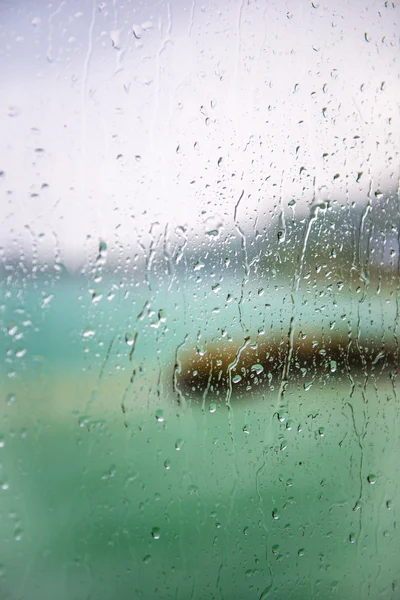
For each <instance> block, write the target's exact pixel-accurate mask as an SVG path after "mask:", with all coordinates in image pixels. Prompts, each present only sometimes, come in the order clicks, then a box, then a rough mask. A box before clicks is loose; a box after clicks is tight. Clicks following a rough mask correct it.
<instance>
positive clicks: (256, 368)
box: [251, 363, 264, 375]
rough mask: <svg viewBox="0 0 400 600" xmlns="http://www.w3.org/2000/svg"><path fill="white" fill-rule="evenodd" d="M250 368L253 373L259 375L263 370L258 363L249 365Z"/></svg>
mask: <svg viewBox="0 0 400 600" xmlns="http://www.w3.org/2000/svg"><path fill="white" fill-rule="evenodd" d="M251 370H252V371H253V373H255V374H256V375H260V373H262V372H263V371H264V367H263V366H262V365H260V364H258V363H257V364H255V365H253V366H252V367H251Z"/></svg>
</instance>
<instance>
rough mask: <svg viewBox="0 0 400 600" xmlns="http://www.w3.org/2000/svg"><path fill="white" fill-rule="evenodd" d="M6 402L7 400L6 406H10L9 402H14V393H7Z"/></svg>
mask: <svg viewBox="0 0 400 600" xmlns="http://www.w3.org/2000/svg"><path fill="white" fill-rule="evenodd" d="M6 402H7V404H8V406H11V404H14V402H15V395H14V394H8V396H7V399H6Z"/></svg>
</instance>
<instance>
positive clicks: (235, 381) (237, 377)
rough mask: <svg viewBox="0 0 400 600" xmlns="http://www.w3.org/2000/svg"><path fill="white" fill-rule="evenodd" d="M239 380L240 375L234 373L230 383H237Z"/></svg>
mask: <svg viewBox="0 0 400 600" xmlns="http://www.w3.org/2000/svg"><path fill="white" fill-rule="evenodd" d="M239 381H242V377H241V376H240V375H235V377H233V378H232V383H239Z"/></svg>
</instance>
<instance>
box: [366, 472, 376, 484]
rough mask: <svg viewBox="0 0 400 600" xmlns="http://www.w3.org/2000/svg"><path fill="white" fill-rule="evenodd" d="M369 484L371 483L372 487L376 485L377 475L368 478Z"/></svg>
mask: <svg viewBox="0 0 400 600" xmlns="http://www.w3.org/2000/svg"><path fill="white" fill-rule="evenodd" d="M367 480H368V483H370V484H371V485H374V483H376V475H372V474H371V475H368V477H367Z"/></svg>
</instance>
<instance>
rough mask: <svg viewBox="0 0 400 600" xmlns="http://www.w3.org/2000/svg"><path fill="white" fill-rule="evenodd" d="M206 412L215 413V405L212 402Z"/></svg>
mask: <svg viewBox="0 0 400 600" xmlns="http://www.w3.org/2000/svg"><path fill="white" fill-rule="evenodd" d="M208 410H209V411H210V413H215V411H216V410H217V405H216V404H215V403H214V402H212V403H211V404H210V406H209V407H208Z"/></svg>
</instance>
